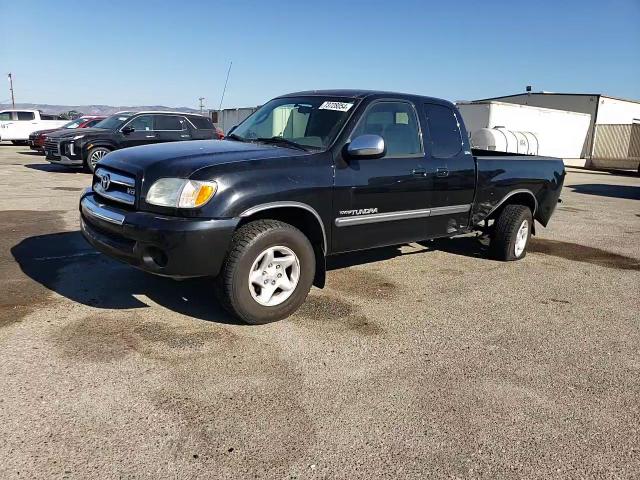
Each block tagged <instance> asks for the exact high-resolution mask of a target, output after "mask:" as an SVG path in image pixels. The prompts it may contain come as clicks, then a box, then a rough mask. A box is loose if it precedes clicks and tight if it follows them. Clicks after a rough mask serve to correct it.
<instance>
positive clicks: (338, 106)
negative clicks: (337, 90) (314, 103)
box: [318, 102, 353, 112]
mask: <svg viewBox="0 0 640 480" xmlns="http://www.w3.org/2000/svg"><path fill="white" fill-rule="evenodd" d="M351 107H353V103H343V102H324V103H323V104H322V105H320V108H319V109H318V110H336V111H337V112H348V111H349V109H350V108H351Z"/></svg>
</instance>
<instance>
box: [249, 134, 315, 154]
mask: <svg viewBox="0 0 640 480" xmlns="http://www.w3.org/2000/svg"><path fill="white" fill-rule="evenodd" d="M256 141H258V142H263V143H273V144H276V145H277V144H281V145H286V146H288V147H293V148H297V149H298V150H302V151H304V152H308V151H309V150H308V149H307V148H306V147H303V146H302V145H300V144H299V143H296V142H294V141H293V140H288V139H286V138H284V137H260V138H256Z"/></svg>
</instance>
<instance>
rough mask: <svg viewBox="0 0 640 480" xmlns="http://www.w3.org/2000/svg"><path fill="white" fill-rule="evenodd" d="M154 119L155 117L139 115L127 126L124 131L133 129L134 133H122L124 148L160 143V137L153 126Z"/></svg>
mask: <svg viewBox="0 0 640 480" xmlns="http://www.w3.org/2000/svg"><path fill="white" fill-rule="evenodd" d="M153 117H154V116H153V115H139V116H137V117H135V118H134V119H132V120H131V121H129V122H128V123H127V124H125V125H124V126H123V127H122V129H124V128H125V127H131V128H133V132H129V133H126V134H125V133H120V135H121V140H120V141H121V144H122V147H123V148H127V147H135V146H137V145H147V144H149V143H156V142H158V136H157V134H156V132H155V129H154V126H153ZM122 129H121V132H122Z"/></svg>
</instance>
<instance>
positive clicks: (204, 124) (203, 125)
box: [189, 112, 218, 130]
mask: <svg viewBox="0 0 640 480" xmlns="http://www.w3.org/2000/svg"><path fill="white" fill-rule="evenodd" d="M214 113H215V114H216V115H217V114H218V113H217V112H214ZM189 120H190V121H191V123H193V124H194V125H195V126H196V128H197V129H199V130H211V129H213V124H212V123H211V119H210V118H205V117H189Z"/></svg>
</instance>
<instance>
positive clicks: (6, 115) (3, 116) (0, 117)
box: [0, 112, 11, 122]
mask: <svg viewBox="0 0 640 480" xmlns="http://www.w3.org/2000/svg"><path fill="white" fill-rule="evenodd" d="M9 120H11V112H1V113H0V122H6V121H9Z"/></svg>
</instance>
